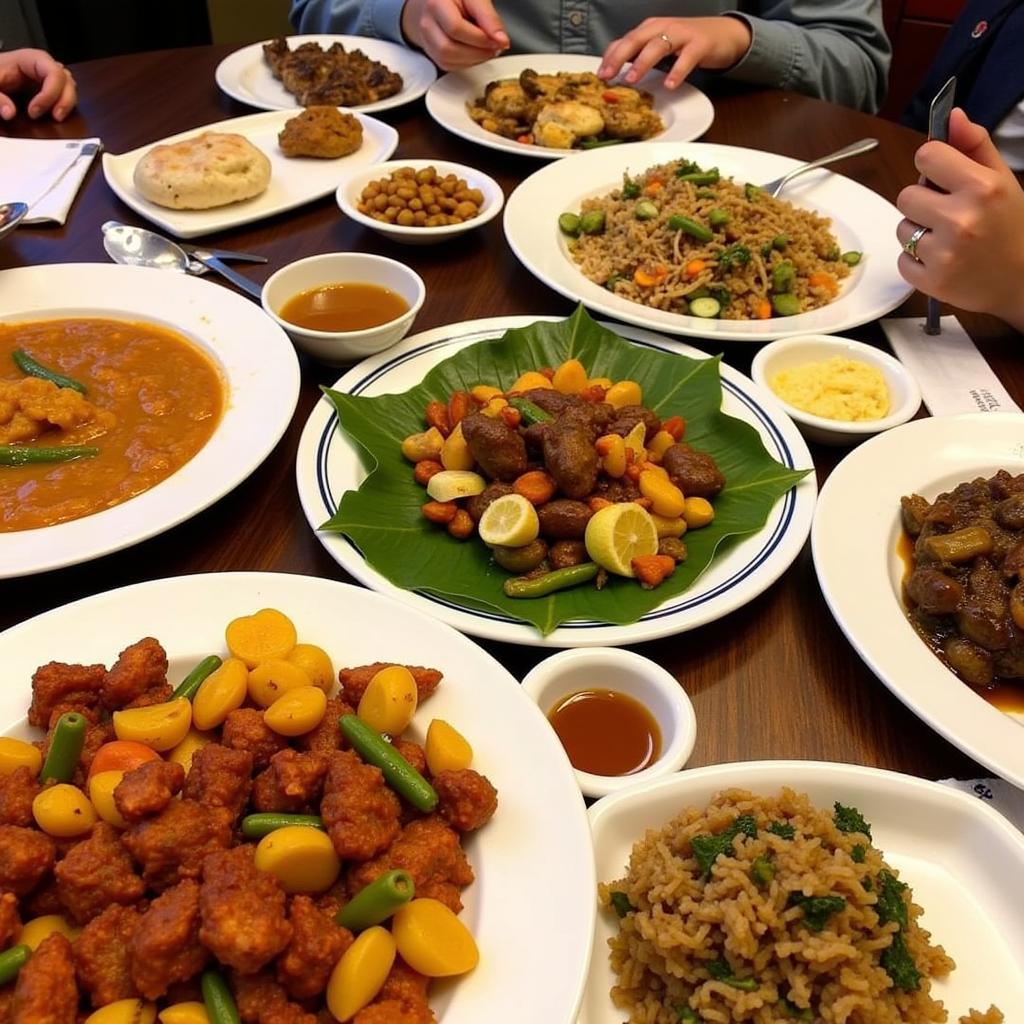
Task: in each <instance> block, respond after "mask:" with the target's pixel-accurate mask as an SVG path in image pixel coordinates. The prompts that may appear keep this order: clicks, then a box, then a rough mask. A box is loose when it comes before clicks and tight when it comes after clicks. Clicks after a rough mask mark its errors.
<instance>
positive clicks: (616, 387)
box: [604, 380, 643, 409]
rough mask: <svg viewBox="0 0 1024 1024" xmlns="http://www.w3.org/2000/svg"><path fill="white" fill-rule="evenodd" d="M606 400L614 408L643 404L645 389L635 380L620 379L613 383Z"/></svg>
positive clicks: (605, 397)
mask: <svg viewBox="0 0 1024 1024" xmlns="http://www.w3.org/2000/svg"><path fill="white" fill-rule="evenodd" d="M604 400H605V401H606V402H607V403H608V404H609V405H610V406H612V408H614V409H621V408H623V407H624V406H627V405H642V404H643V391H642V390H641V389H640V385H639V384H637V382H636V381H635V380H620V381H619V382H618V384H613V385H612V386H611V387H610V388H609V389H608V392H607V394H606V395H605V396H604Z"/></svg>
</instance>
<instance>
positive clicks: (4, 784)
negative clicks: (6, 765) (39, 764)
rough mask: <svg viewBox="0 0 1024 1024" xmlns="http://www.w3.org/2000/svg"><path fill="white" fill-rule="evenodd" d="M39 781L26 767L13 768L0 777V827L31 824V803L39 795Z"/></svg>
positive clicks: (24, 826)
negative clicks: (8, 773)
mask: <svg viewBox="0 0 1024 1024" xmlns="http://www.w3.org/2000/svg"><path fill="white" fill-rule="evenodd" d="M40 789H41V787H40V785H39V781H38V779H37V778H36V776H35V773H34V772H33V771H32V769H31V768H29V767H28V765H24V764H23V765H21V767H20V768H15V769H14V771H13V772H11V773H10V775H0V825H20V826H22V827H23V828H26V827H28V826H29V825H31V824H33V821H34V819H33V817H32V801H33V800H35V798H36V796H37V795H38V794H39V791H40Z"/></svg>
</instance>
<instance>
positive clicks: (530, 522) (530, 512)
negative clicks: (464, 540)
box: [477, 494, 540, 548]
mask: <svg viewBox="0 0 1024 1024" xmlns="http://www.w3.org/2000/svg"><path fill="white" fill-rule="evenodd" d="M477 529H478V530H479V532H480V539H481V540H482V541H483V542H484V543H485V544H489V545H491V547H493V546H494V545H496V544H500V545H502V546H503V547H506V548H522V547H525V546H526V545H527V544H530V543H531V542H532V541H535V540H536V539H537V534H538V533H540V521H539V520H538V519H537V510H536V509H535V508H534V507H533V505H531V504H530V502H528V501H527V500H526V499H525V498H524V497H523V496H522V495H521V494H505V495H503V496H502V497H500V498H498V499H497V501H494V502H492V503H491V504H490V505H488V507H487V511H486V512H484V514H483V516H482V517H481V519H480V523H479V525H478V527H477Z"/></svg>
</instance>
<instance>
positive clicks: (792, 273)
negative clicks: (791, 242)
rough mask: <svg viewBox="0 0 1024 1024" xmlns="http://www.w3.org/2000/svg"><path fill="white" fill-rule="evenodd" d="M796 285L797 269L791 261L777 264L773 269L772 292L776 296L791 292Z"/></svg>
mask: <svg viewBox="0 0 1024 1024" xmlns="http://www.w3.org/2000/svg"><path fill="white" fill-rule="evenodd" d="M794 284H796V268H795V267H794V266H793V264H792V263H790V262H789V260H783V261H782V262H781V263H776V264H775V266H774V267H773V268H772V291H773V292H774V293H775V294H776V295H781V294H782V293H783V292H791V291H792V290H793V285H794Z"/></svg>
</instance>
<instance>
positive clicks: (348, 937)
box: [277, 896, 354, 999]
mask: <svg viewBox="0 0 1024 1024" xmlns="http://www.w3.org/2000/svg"><path fill="white" fill-rule="evenodd" d="M288 920H289V921H290V922H291V926H292V939H291V942H290V943H289V944H288V948H287V949H286V950H285V951H284V952H283V953H282V954H281V955H280V956H279V957H278V958H277V980H278V981H280V982H281V984H282V985H284V987H285V988H286V989H287V990H288V994H289V995H290V996H291V997H292V998H293V999H311V998H312V997H313V996H316V995H319V994H320V993H321V992H323V990H324V989H325V988H326V987H327V979H328V978H329V977H330V976H331V971H332V970H334V965H335V964H336V963H337V962H338V960H339V958H340V957H341V956H342V954H343V953H344V952H345V950H346V949H348V947H349V946H351V945H352V943H353V941H354V939H353V937H352V933H351V932H350V931H349V930H348V929H347V928H342V927H341V925H338V924H335V923H334V921H332V920H331V919H330V918H329V917H328V916H327V915H326V914H325V913H323V912H322V911H321V910H318V909H317V906H316V904H315V903H314V902H313V901H312V900H311V899H310V898H309V897H308V896H294V897H292V904H291V907H290V908H289V910H288Z"/></svg>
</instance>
